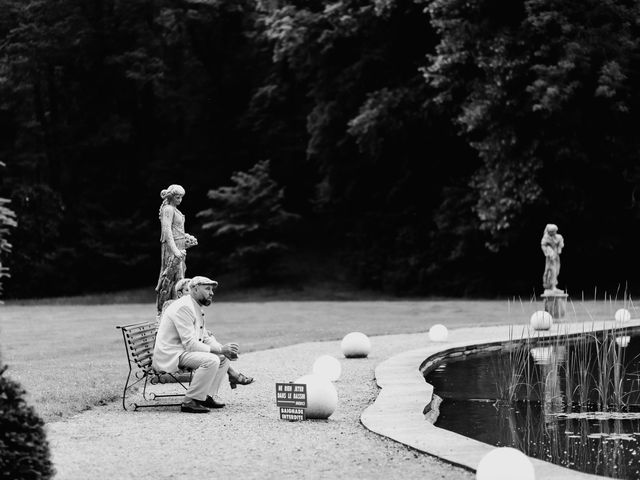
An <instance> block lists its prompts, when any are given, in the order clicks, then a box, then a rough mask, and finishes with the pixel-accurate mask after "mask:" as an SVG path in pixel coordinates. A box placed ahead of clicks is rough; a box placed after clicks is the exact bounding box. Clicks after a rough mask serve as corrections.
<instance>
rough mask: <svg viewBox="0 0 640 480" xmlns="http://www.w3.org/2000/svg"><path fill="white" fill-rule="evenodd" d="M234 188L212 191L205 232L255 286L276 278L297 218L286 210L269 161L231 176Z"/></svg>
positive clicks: (280, 189) (218, 251)
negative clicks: (287, 233) (289, 229)
mask: <svg viewBox="0 0 640 480" xmlns="http://www.w3.org/2000/svg"><path fill="white" fill-rule="evenodd" d="M231 181H232V182H233V185H232V186H225V187H219V188H217V189H215V190H209V192H208V193H207V196H208V198H209V199H210V200H211V201H212V202H213V206H212V207H211V208H208V209H206V210H202V211H201V212H199V213H198V217H201V218H203V219H204V223H203V224H202V228H203V230H205V231H210V232H211V235H212V236H213V237H214V239H216V245H217V246H218V248H219V249H218V250H217V252H216V253H217V254H218V255H221V256H222V255H226V254H230V257H229V260H230V263H231V266H240V267H241V268H244V269H245V270H246V272H247V273H248V274H249V279H250V280H251V281H254V282H260V281H264V280H265V279H271V278H273V276H274V275H273V273H274V272H273V271H270V268H271V267H273V265H274V264H275V263H276V261H277V259H278V256H279V255H280V254H282V252H284V250H285V249H286V245H285V243H284V242H283V241H282V240H281V239H282V236H283V231H284V229H285V228H286V227H287V226H288V224H290V223H291V222H292V221H293V220H295V219H296V218H297V215H294V214H292V213H289V212H287V211H286V210H284V208H283V206H282V202H283V197H284V190H283V189H282V188H281V187H280V186H279V185H278V184H277V183H276V182H275V181H274V180H273V179H272V178H271V176H270V175H269V161H268V160H263V161H260V162H258V163H256V164H255V165H254V166H253V167H251V169H249V171H247V172H236V173H234V174H233V175H232V176H231Z"/></svg>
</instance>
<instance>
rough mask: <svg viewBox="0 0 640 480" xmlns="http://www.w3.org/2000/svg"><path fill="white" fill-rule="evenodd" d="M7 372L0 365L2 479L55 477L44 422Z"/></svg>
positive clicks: (0, 468)
mask: <svg viewBox="0 0 640 480" xmlns="http://www.w3.org/2000/svg"><path fill="white" fill-rule="evenodd" d="M6 370H7V366H6V365H3V366H0V479H7V480H8V479H11V480H22V479H24V480H39V479H47V478H52V477H53V474H54V469H53V464H52V463H51V459H50V457H49V444H48V442H47V439H46V436H45V431H44V422H43V421H42V419H41V418H40V417H39V416H38V414H36V412H35V410H34V409H33V407H31V406H29V405H27V402H26V401H25V400H24V398H23V395H24V394H25V391H24V390H23V389H22V387H20V385H19V384H18V383H17V382H15V381H13V380H11V379H10V378H7V377H6V376H5V373H6Z"/></svg>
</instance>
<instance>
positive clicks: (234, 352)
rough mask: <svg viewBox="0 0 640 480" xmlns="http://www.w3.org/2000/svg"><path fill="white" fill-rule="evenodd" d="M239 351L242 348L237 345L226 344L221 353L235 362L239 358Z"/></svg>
mask: <svg viewBox="0 0 640 480" xmlns="http://www.w3.org/2000/svg"><path fill="white" fill-rule="evenodd" d="M239 350H240V348H239V347H238V344H237V343H226V344H225V345H223V346H222V349H221V350H220V353H222V355H224V356H225V357H227V358H228V359H229V360H235V359H236V358H238V351H239Z"/></svg>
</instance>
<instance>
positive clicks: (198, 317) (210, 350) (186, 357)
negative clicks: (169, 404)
mask: <svg viewBox="0 0 640 480" xmlns="http://www.w3.org/2000/svg"><path fill="white" fill-rule="evenodd" d="M217 286H218V282H216V281H215V280H210V279H209V278H207V277H201V276H198V277H193V278H192V279H191V282H189V294H188V295H185V296H183V297H181V298H179V299H177V300H175V301H174V302H172V303H171V304H170V305H169V306H168V307H167V309H166V310H165V312H164V313H163V315H162V318H161V320H160V326H159V327H158V333H157V335H156V344H155V348H154V350H153V368H155V369H156V370H161V371H165V372H176V371H177V370H178V369H190V370H193V371H194V373H193V378H192V379H191V385H189V388H188V389H187V392H186V393H185V395H184V400H183V402H182V405H181V407H180V410H181V411H183V412H188V413H207V412H209V409H211V408H222V407H224V403H222V402H220V401H219V400H217V399H216V394H217V393H218V389H219V388H220V384H221V383H222V380H223V379H224V378H226V376H227V370H228V369H229V360H230V359H235V358H237V357H238V344H237V343H227V344H225V345H221V344H220V343H218V342H217V341H216V340H215V338H213V337H211V336H209V334H208V332H207V329H206V327H205V322H204V312H203V310H202V308H201V307H202V306H203V305H204V306H208V305H211V302H212V301H213V294H214V291H215V289H216V287H217Z"/></svg>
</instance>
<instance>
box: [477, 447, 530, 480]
mask: <svg viewBox="0 0 640 480" xmlns="http://www.w3.org/2000/svg"><path fill="white" fill-rule="evenodd" d="M515 478H517V479H518V480H535V478H536V474H535V471H534V470H533V464H532V463H531V460H529V457H527V456H526V455H525V454H524V453H522V452H521V451H520V450H516V449H515V448H511V447H500V448H496V449H495V450H491V451H490V452H489V453H487V454H486V455H485V456H484V457H482V460H480V463H479V464H478V469H477V470H476V480H513V479H515Z"/></svg>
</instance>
